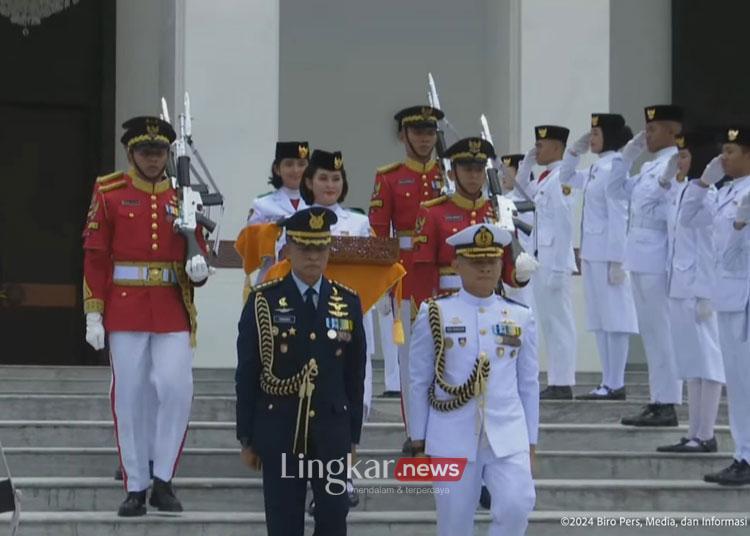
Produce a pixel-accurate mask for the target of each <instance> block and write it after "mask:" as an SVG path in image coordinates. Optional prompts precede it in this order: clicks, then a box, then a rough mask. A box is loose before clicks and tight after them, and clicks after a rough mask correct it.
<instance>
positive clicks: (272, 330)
mask: <svg viewBox="0 0 750 536" xmlns="http://www.w3.org/2000/svg"><path fill="white" fill-rule="evenodd" d="M271 333H273V335H274V337H275V336H276V335H278V334H279V326H274V327H272V328H271Z"/></svg>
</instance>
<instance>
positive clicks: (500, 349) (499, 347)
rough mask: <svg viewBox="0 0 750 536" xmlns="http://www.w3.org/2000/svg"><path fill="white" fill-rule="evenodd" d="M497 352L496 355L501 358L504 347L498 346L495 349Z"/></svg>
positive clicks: (503, 353)
mask: <svg viewBox="0 0 750 536" xmlns="http://www.w3.org/2000/svg"><path fill="white" fill-rule="evenodd" d="M495 353H496V354H497V357H500V358H502V357H503V356H504V355H505V347H504V346H498V347H497V350H496V351H495Z"/></svg>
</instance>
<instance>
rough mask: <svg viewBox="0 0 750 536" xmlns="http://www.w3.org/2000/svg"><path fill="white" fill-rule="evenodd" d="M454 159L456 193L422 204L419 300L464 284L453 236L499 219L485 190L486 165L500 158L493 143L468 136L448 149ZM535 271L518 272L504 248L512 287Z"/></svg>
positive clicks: (416, 270)
mask: <svg viewBox="0 0 750 536" xmlns="http://www.w3.org/2000/svg"><path fill="white" fill-rule="evenodd" d="M445 156H446V157H447V158H450V160H451V163H452V164H453V169H452V170H451V172H450V173H451V178H452V179H453V180H454V181H455V183H456V192H455V193H453V194H452V195H450V196H448V195H445V196H441V197H438V198H437V199H434V200H432V201H427V202H426V203H422V206H421V208H420V209H419V213H418V215H417V219H416V222H415V231H414V233H415V237H414V255H413V263H414V265H413V268H412V270H413V272H412V275H413V278H412V281H414V286H413V289H412V292H413V294H412V296H413V297H414V299H415V301H416V302H417V303H418V304H419V303H422V301H424V300H426V299H427V298H430V297H432V296H435V295H437V294H439V293H443V292H448V291H453V290H457V289H459V288H461V280H460V278H459V277H458V275H457V274H456V272H455V270H454V269H453V266H452V265H453V261H454V259H455V258H456V253H455V251H454V249H453V247H452V246H450V245H448V244H447V243H446V239H447V238H448V237H449V236H452V235H454V234H456V233H457V232H458V231H460V230H462V229H464V228H466V227H468V226H469V225H474V224H476V223H482V222H494V221H495V215H494V211H493V209H492V203H490V201H489V199H488V198H487V197H486V196H485V195H484V192H483V187H484V183H485V180H486V173H485V166H486V164H487V159H488V158H495V149H494V147H492V144H491V143H489V142H488V141H486V140H483V139H481V138H464V139H462V140H459V141H458V142H456V143H455V144H453V145H452V146H451V147H449V148H448V149H447V150H446V154H445ZM529 277H530V273H528V272H527V270H524V271H523V273H520V272H519V273H516V266H515V262H514V260H513V254H512V252H511V249H510V248H506V249H505V251H504V252H503V271H502V281H503V283H504V284H506V285H510V286H511V287H522V286H524V285H526V284H527V283H528V280H529Z"/></svg>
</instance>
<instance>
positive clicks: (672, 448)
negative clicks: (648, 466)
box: [656, 437, 691, 452]
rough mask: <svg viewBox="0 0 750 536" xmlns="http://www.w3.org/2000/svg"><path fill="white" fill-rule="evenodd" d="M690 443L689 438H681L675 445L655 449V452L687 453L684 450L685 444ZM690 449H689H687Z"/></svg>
mask: <svg viewBox="0 0 750 536" xmlns="http://www.w3.org/2000/svg"><path fill="white" fill-rule="evenodd" d="M689 442H690V438H689V437H682V438H680V442H679V443H675V444H674V445H664V446H663V447H656V452H688V451H687V450H684V449H685V447H687V444H688V443H689ZM687 448H691V447H687Z"/></svg>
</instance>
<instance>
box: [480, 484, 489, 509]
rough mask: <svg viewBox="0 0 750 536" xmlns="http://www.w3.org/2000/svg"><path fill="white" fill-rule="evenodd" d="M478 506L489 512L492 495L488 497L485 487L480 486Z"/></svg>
mask: <svg viewBox="0 0 750 536" xmlns="http://www.w3.org/2000/svg"><path fill="white" fill-rule="evenodd" d="M479 506H481V507H482V508H484V509H485V510H489V509H490V507H491V506H492V495H490V490H488V489H487V486H482V493H480V494H479Z"/></svg>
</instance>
